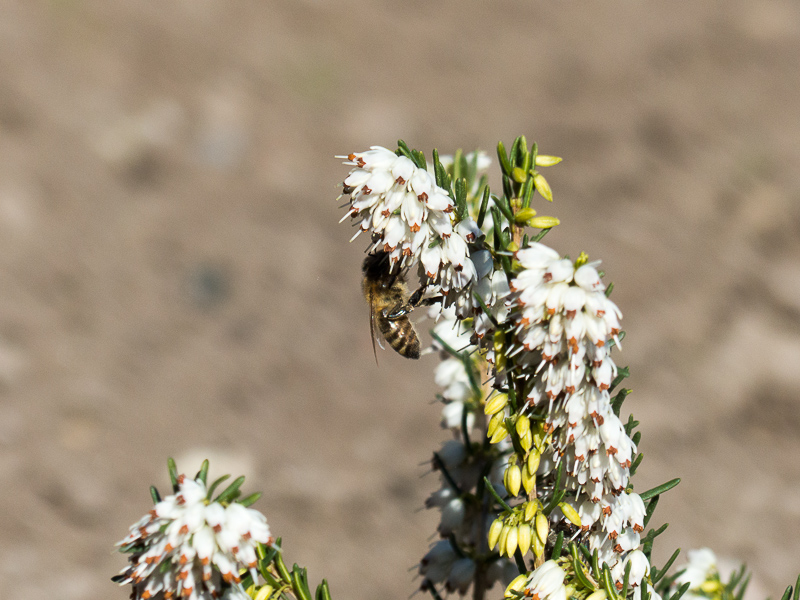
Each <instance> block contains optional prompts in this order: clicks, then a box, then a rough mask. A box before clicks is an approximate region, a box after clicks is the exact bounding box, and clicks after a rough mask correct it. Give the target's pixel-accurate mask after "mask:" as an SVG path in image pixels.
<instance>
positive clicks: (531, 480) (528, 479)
mask: <svg viewBox="0 0 800 600" xmlns="http://www.w3.org/2000/svg"><path fill="white" fill-rule="evenodd" d="M520 471H521V478H522V487H524V488H525V493H526V494H530V493H531V491H532V490H533V487H534V486H535V485H536V474H535V473H534V474H533V475H531V473H530V471H528V467H527V466H526V467H525V468H524V469H520Z"/></svg>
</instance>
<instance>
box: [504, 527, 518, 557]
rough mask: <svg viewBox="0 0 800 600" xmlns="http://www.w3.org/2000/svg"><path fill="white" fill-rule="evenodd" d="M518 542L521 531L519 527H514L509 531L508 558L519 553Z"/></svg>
mask: <svg viewBox="0 0 800 600" xmlns="http://www.w3.org/2000/svg"><path fill="white" fill-rule="evenodd" d="M518 540H519V529H518V528H517V527H512V528H511V529H510V530H509V531H508V536H507V537H506V556H508V557H511V556H514V552H516V551H517V541H518Z"/></svg>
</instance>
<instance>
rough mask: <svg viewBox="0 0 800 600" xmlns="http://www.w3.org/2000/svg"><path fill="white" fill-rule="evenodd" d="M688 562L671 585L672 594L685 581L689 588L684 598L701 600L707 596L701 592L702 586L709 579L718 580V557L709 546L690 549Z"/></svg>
mask: <svg viewBox="0 0 800 600" xmlns="http://www.w3.org/2000/svg"><path fill="white" fill-rule="evenodd" d="M688 554H689V556H688V561H687V564H686V565H684V566H683V567H682V568H681V570H680V571H679V574H678V576H677V577H676V578H675V581H674V582H673V583H672V585H671V586H670V594H673V593H675V591H677V590H678V589H679V588H680V587H681V586H682V585H684V584H685V583H688V584H689V589H688V590H687V592H686V593H685V594H684V595H683V598H688V599H689V600H699V599H701V598H703V599H704V598H705V597H706V596H705V595H703V594H702V593H701V589H700V588H701V586H702V585H703V584H705V583H706V582H708V581H714V580H718V578H719V571H718V569H717V557H716V555H715V554H714V552H713V551H712V550H711V549H709V548H700V549H699V550H689V553H688Z"/></svg>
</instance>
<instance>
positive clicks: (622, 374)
mask: <svg viewBox="0 0 800 600" xmlns="http://www.w3.org/2000/svg"><path fill="white" fill-rule="evenodd" d="M630 376H631V371H630V368H629V367H620V368H619V369H617V376H616V377H614V380H613V381H612V382H611V386H609V388H608V392H609V393H611V392H613V391H614V388H615V387H617V386H618V385H619V384H620V383H622V381H623V380H624V379H625V378H626V377H630ZM628 393H630V391H629V392H628Z"/></svg>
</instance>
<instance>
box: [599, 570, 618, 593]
mask: <svg viewBox="0 0 800 600" xmlns="http://www.w3.org/2000/svg"><path fill="white" fill-rule="evenodd" d="M603 588H604V589H605V590H606V595H607V596H608V598H609V600H619V595H618V594H617V586H616V585H614V578H613V577H612V576H611V569H609V568H608V565H607V564H605V563H604V564H603Z"/></svg>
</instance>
